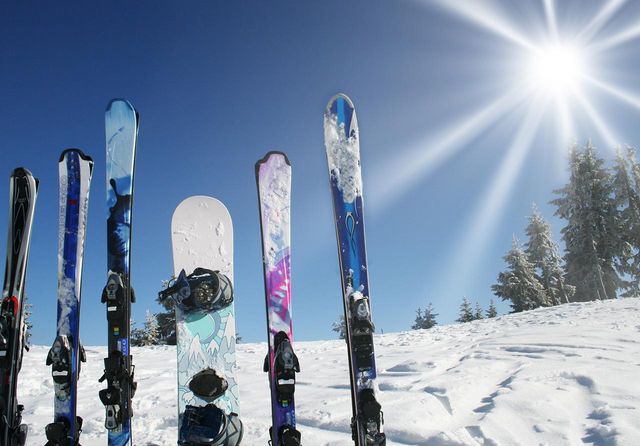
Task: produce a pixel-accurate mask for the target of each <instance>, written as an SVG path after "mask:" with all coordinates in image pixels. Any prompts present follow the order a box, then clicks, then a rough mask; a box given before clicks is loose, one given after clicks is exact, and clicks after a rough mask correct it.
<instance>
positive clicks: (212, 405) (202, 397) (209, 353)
mask: <svg viewBox="0 0 640 446" xmlns="http://www.w3.org/2000/svg"><path fill="white" fill-rule="evenodd" d="M171 241H172V247H173V265H174V275H175V277H176V279H175V280H174V281H173V283H172V284H171V285H170V286H169V288H167V289H166V290H164V291H162V292H161V293H160V298H161V299H166V298H169V297H171V298H172V299H173V300H174V302H176V306H175V311H176V333H177V354H178V374H177V375H178V418H179V422H178V426H179V441H178V443H179V444H181V445H192V444H196V443H195V439H196V438H201V437H203V436H204V437H206V438H208V440H207V441H208V442H207V443H203V444H212V445H213V444H215V445H218V444H220V445H225V446H235V445H237V444H239V443H240V441H241V439H242V423H241V422H240V420H239V418H238V414H239V413H240V406H239V390H238V383H237V380H236V357H235V348H236V329H235V310H234V304H233V298H234V297H233V226H232V222H231V216H230V215H229V212H228V211H227V209H226V207H225V206H224V205H223V204H222V203H221V202H220V201H218V200H216V199H215V198H211V197H206V196H194V197H189V198H187V199H185V200H184V201H182V202H181V203H180V204H179V205H178V207H177V208H176V210H175V212H174V213H173V218H172V221H171ZM206 420H208V421H206ZM216 420H217V421H216ZM202 423H204V425H202ZM207 423H208V424H207ZM214 439H215V440H214Z"/></svg>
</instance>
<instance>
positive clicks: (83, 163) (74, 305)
mask: <svg viewBox="0 0 640 446" xmlns="http://www.w3.org/2000/svg"><path fill="white" fill-rule="evenodd" d="M58 169H59V180H60V195H59V200H58V203H59V207H60V212H59V216H60V224H59V235H58V323H57V332H56V339H55V340H54V342H53V346H52V347H51V350H49V354H48V355H47V365H50V366H51V375H52V377H53V388H54V416H53V418H54V421H53V423H51V424H48V425H47V427H46V428H45V432H46V435H47V444H46V446H76V445H78V441H79V438H80V431H81V430H82V418H81V417H79V416H77V414H76V401H77V384H78V377H79V374H80V362H84V361H85V360H86V359H85V354H84V349H83V347H82V344H80V338H79V335H80V290H81V281H82V259H83V255H84V239H85V233H86V227H87V209H88V205H89V186H90V185H91V175H92V173H93V160H92V159H91V158H90V157H89V156H87V155H85V154H84V153H82V151H81V150H78V149H67V150H65V151H63V152H62V154H61V155H60V161H59V163H58Z"/></svg>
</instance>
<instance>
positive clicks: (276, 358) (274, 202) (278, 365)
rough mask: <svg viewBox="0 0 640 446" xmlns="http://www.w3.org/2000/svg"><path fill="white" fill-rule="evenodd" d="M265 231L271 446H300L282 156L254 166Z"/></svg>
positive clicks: (286, 167) (286, 171) (286, 165)
mask: <svg viewBox="0 0 640 446" xmlns="http://www.w3.org/2000/svg"><path fill="white" fill-rule="evenodd" d="M256 182H257V185H258V203H259V209H260V229H261V233H262V253H263V257H262V261H263V267H264V286H265V295H266V309H267V336H268V338H269V342H268V344H269V352H268V353H267V357H266V358H265V362H264V371H265V372H268V373H269V384H270V386H271V413H272V426H271V429H270V436H271V443H272V445H273V446H297V445H300V444H301V443H300V432H299V431H298V430H296V409H295V400H294V392H295V384H296V380H295V374H296V372H299V371H300V365H299V362H298V358H297V357H296V355H295V353H294V352H293V336H292V330H291V237H290V233H291V230H290V215H291V211H290V209H291V163H290V162H289V159H288V158H287V155H285V154H284V153H282V152H269V153H267V154H266V155H265V157H264V158H263V159H261V160H259V161H258V162H257V163H256Z"/></svg>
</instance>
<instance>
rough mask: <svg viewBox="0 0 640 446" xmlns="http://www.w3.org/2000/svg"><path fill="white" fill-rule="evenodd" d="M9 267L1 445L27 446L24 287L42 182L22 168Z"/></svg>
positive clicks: (2, 327)
mask: <svg viewBox="0 0 640 446" xmlns="http://www.w3.org/2000/svg"><path fill="white" fill-rule="evenodd" d="M9 191H10V201H9V206H10V208H9V237H8V241H7V266H6V269H5V273H4V288H3V290H2V304H1V305H0V440H1V441H0V444H1V445H3V446H24V444H25V441H26V438H27V425H26V424H22V410H23V407H22V405H21V404H18V398H17V395H16V394H17V390H18V372H20V367H21V365H22V354H23V352H24V349H25V324H24V284H25V277H26V270H27V258H28V256H29V242H30V241H31V226H32V225H33V213H34V210H35V205H36V197H37V195H38V180H37V179H35V178H34V177H33V175H31V172H29V171H28V170H27V169H24V168H22V167H19V168H17V169H15V170H14V171H13V173H12V174H11V182H10V189H9Z"/></svg>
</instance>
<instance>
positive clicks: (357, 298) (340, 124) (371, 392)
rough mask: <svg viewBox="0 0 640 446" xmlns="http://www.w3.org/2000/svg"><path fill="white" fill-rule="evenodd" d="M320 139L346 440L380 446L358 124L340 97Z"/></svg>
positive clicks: (329, 112)
mask: <svg viewBox="0 0 640 446" xmlns="http://www.w3.org/2000/svg"><path fill="white" fill-rule="evenodd" d="M324 139H325V149H326V153H327V162H328V166H329V175H330V185H331V195H332V199H333V211H334V220H335V225H336V237H337V241H338V258H339V260H340V272H341V282H342V293H343V304H344V315H345V322H346V326H347V333H346V341H347V348H348V350H349V371H350V378H351V400H352V412H353V419H352V423H351V428H352V436H353V440H354V442H355V444H356V445H358V446H374V445H384V444H386V439H385V435H384V433H383V432H382V420H383V417H382V411H381V407H380V404H379V403H378V402H377V400H376V397H375V394H376V390H377V385H376V363H375V354H374V348H373V324H372V319H371V305H370V301H369V278H368V270H367V253H366V246H365V231H364V213H363V196H362V174H361V170H360V142H359V130H358V121H357V118H356V112H355V108H354V106H353V103H352V102H351V100H350V99H349V98H348V97H347V96H346V95H344V94H338V95H336V96H334V97H333V98H331V100H330V101H329V104H328V105H327V108H326V110H325V113H324Z"/></svg>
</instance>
